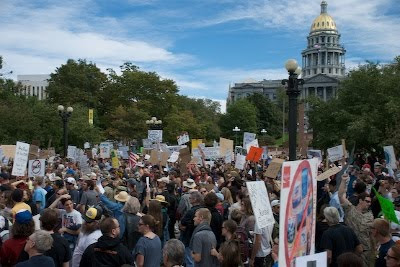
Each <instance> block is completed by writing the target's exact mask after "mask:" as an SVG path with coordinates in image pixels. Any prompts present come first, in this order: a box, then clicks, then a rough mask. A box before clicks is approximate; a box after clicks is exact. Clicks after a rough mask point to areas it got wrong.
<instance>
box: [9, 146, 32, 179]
mask: <svg viewBox="0 0 400 267" xmlns="http://www.w3.org/2000/svg"><path fill="white" fill-rule="evenodd" d="M28 156H29V144H27V143H23V142H17V145H16V147H15V158H14V165H13V169H12V172H11V175H14V176H24V175H25V171H26V165H27V164H28Z"/></svg>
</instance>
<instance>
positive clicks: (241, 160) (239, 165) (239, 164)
mask: <svg viewBox="0 0 400 267" xmlns="http://www.w3.org/2000/svg"><path fill="white" fill-rule="evenodd" d="M244 164H246V156H243V155H240V154H237V155H236V162H235V168H236V169H239V170H243V169H244Z"/></svg>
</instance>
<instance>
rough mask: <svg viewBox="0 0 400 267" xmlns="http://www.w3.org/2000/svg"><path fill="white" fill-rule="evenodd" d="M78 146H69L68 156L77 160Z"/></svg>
mask: <svg viewBox="0 0 400 267" xmlns="http://www.w3.org/2000/svg"><path fill="white" fill-rule="evenodd" d="M75 154H76V146H68V150H67V158H69V159H74V160H75Z"/></svg>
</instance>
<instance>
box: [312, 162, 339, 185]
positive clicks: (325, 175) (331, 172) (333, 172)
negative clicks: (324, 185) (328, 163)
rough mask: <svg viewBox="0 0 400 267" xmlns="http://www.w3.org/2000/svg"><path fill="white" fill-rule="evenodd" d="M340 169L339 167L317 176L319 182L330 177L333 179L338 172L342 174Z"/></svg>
mask: <svg viewBox="0 0 400 267" xmlns="http://www.w3.org/2000/svg"><path fill="white" fill-rule="evenodd" d="M340 170H341V169H340V168H339V167H336V166H335V167H332V168H330V169H329V170H327V171H325V172H323V173H321V174H320V175H318V176H317V181H323V180H325V179H328V178H329V177H331V176H332V175H335V174H337V173H338V172H340Z"/></svg>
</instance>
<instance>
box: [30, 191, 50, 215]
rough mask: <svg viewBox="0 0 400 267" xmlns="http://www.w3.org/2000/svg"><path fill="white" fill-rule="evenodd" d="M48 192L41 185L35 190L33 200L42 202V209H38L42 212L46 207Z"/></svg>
mask: <svg viewBox="0 0 400 267" xmlns="http://www.w3.org/2000/svg"><path fill="white" fill-rule="evenodd" d="M46 194H47V192H46V190H44V189H43V188H41V187H37V188H35V190H34V191H33V197H32V199H33V202H34V203H35V204H36V203H38V202H40V210H38V212H41V211H42V210H43V209H44V208H45V207H46Z"/></svg>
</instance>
